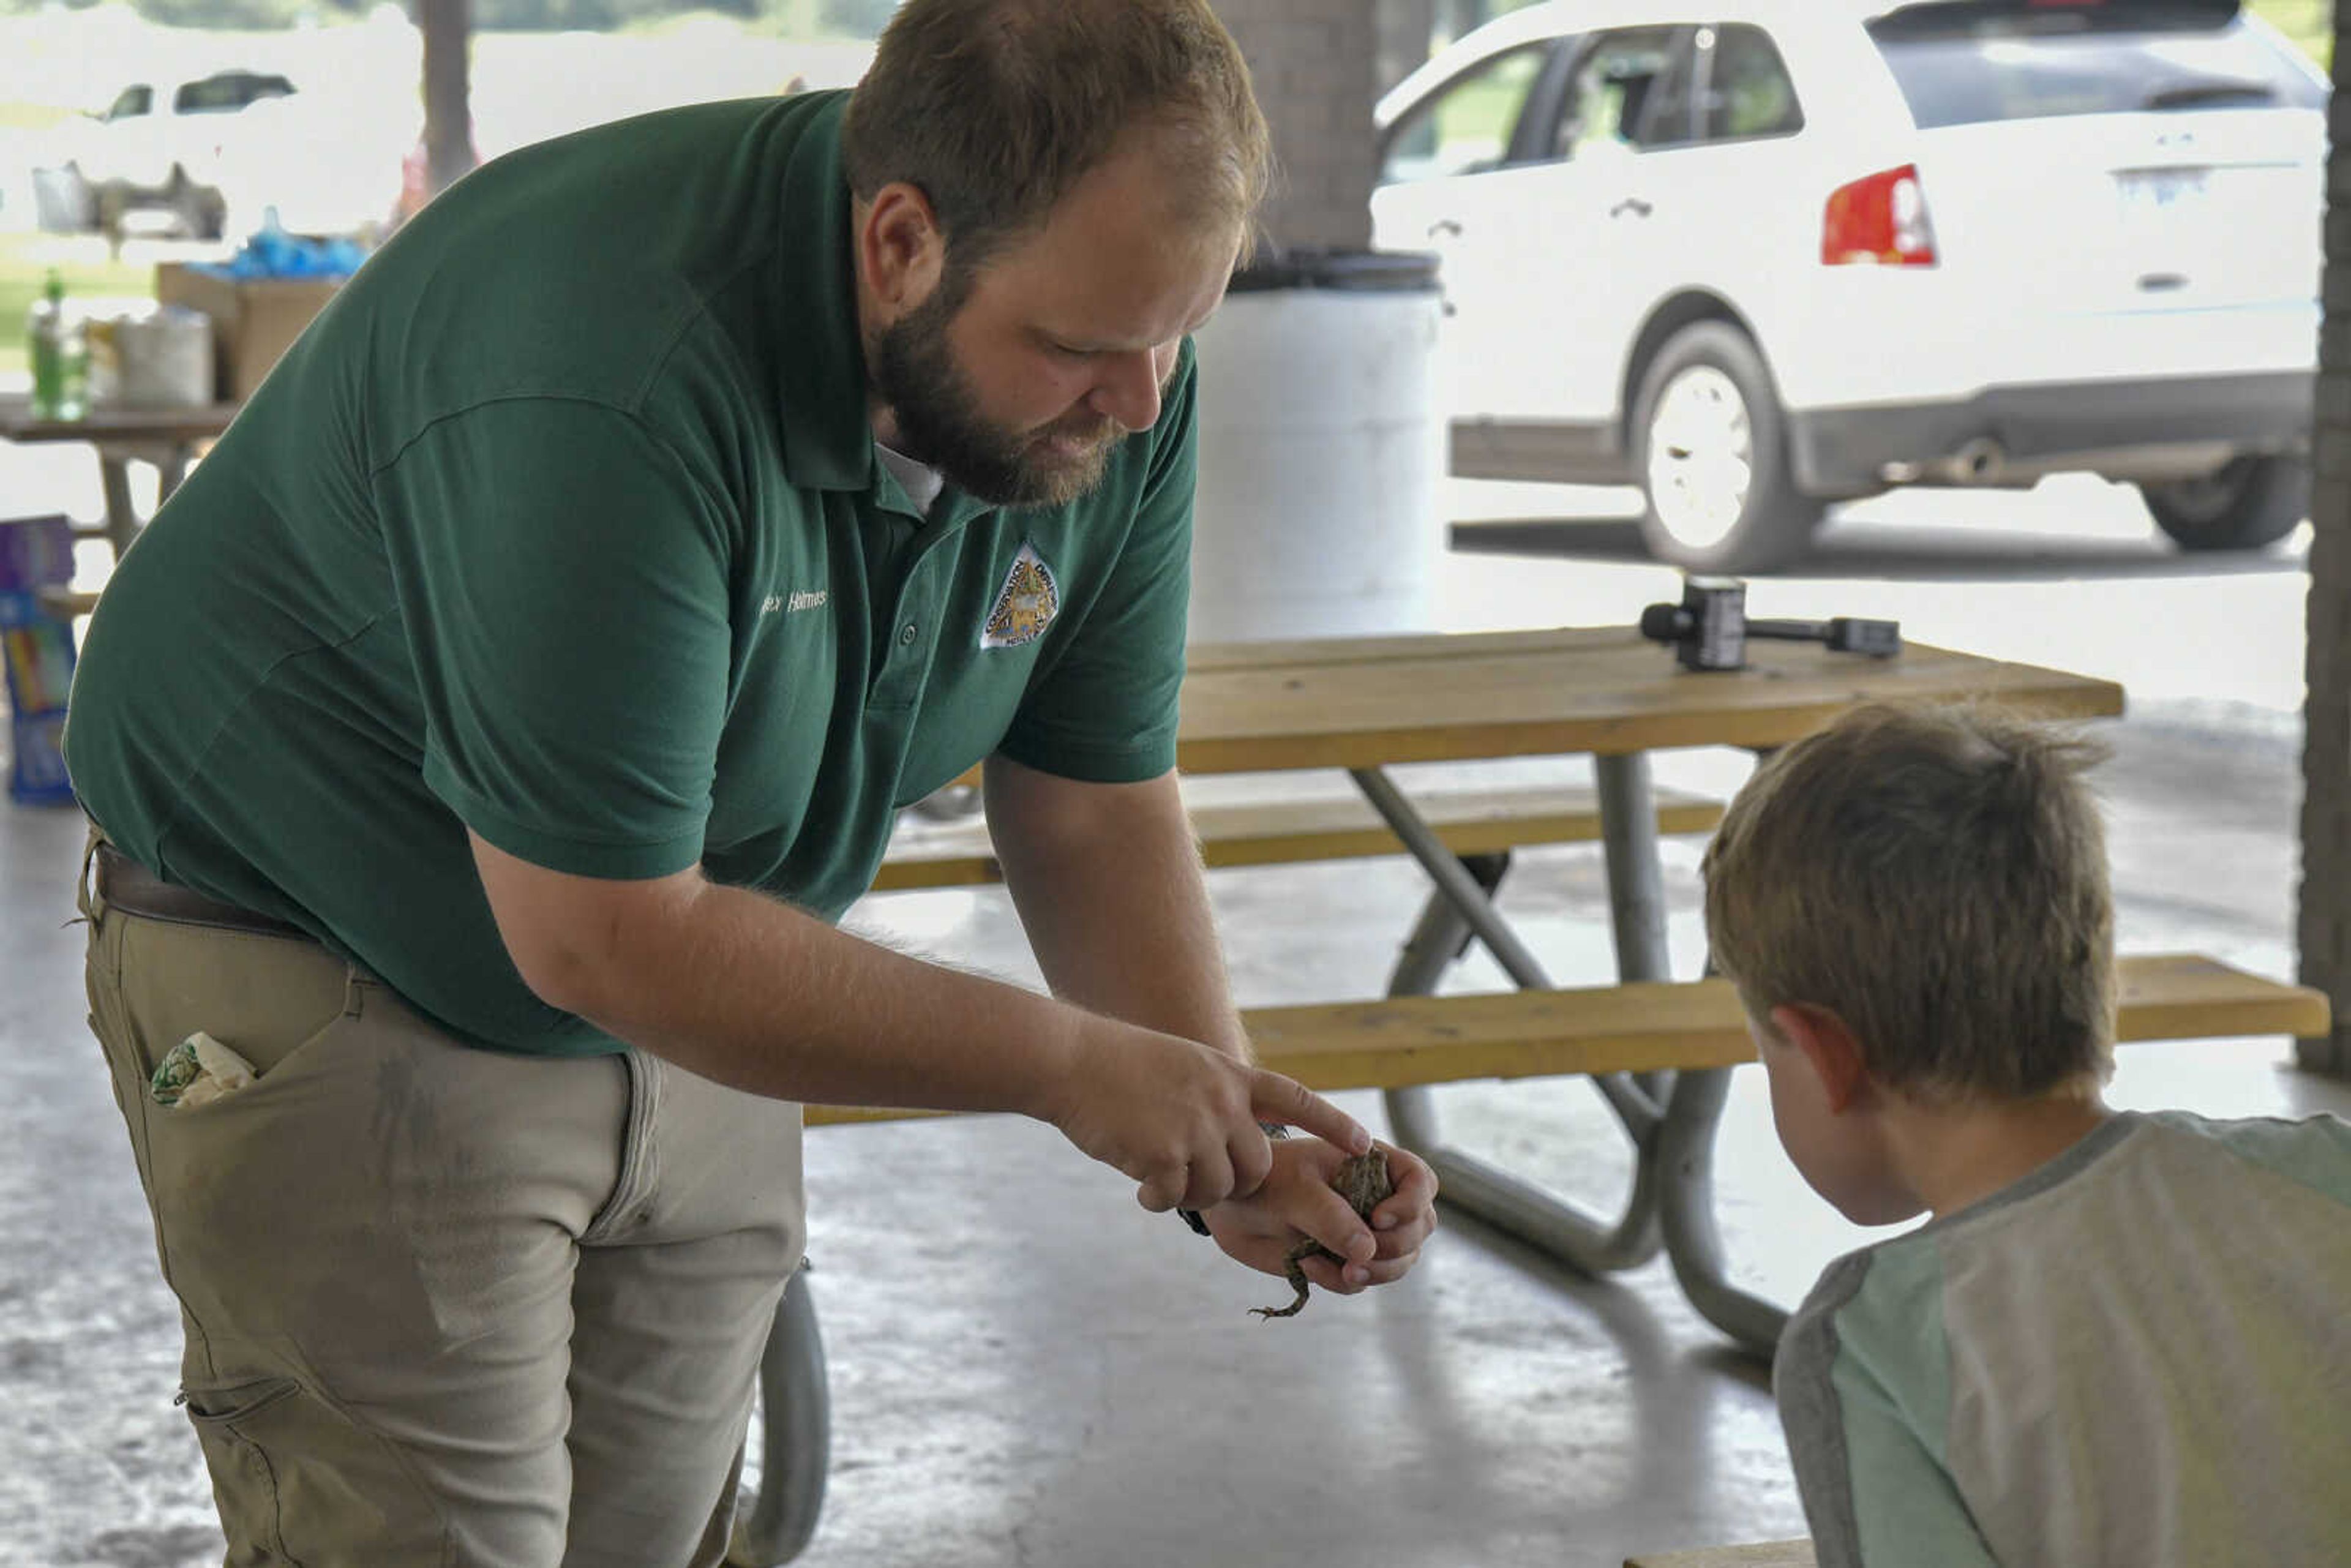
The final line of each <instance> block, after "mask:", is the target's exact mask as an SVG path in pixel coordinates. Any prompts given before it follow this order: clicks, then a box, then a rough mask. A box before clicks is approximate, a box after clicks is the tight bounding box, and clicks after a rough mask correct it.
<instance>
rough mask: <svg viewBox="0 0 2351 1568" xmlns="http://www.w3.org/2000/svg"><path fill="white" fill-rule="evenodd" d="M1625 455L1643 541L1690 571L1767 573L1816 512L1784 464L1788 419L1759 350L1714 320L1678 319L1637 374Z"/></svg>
mask: <svg viewBox="0 0 2351 1568" xmlns="http://www.w3.org/2000/svg"><path fill="white" fill-rule="evenodd" d="M1633 439H1634V458H1635V465H1636V467H1637V470H1638V473H1639V476H1640V481H1641V489H1642V493H1643V494H1644V495H1645V496H1646V497H1647V499H1648V506H1647V507H1646V508H1645V509H1644V510H1643V513H1642V517H1641V538H1642V542H1643V543H1645V544H1646V545H1647V546H1648V549H1649V553H1650V554H1651V555H1653V556H1655V557H1656V558H1657V559H1659V560H1663V561H1667V562H1670V563H1671V564H1673V565H1675V566H1679V567H1687V568H1689V569H1691V570H1698V571H1765V570H1771V568H1773V567H1777V566H1783V565H1785V564H1786V563H1787V562H1789V561H1791V560H1793V559H1796V558H1797V557H1798V556H1800V555H1802V553H1803V552H1804V549H1805V547H1806V546H1807V545H1809V544H1810V543H1811V541H1812V537H1813V529H1814V528H1816V527H1818V526H1819V524H1820V520H1821V514H1822V512H1823V510H1824V509H1825V507H1824V504H1823V502H1821V501H1820V500H1818V499H1816V498H1814V497H1809V496H1806V495H1803V494H1802V493H1801V492H1800V491H1798V490H1797V489H1796V487H1795V486H1794V484H1793V483H1792V480H1791V477H1790V475H1789V469H1788V446H1787V426H1786V422H1785V420H1784V419H1783V418H1782V415H1781V412H1780V402H1779V399H1778V397H1777V396H1776V395H1774V393H1773V392H1772V390H1771V372H1770V371H1767V370H1766V369H1765V368H1764V365H1763V356H1762V355H1761V353H1760V352H1758V351H1757V350H1756V347H1755V345H1754V343H1753V342H1752V341H1750V340H1749V339H1748V337H1747V335H1746V334H1745V333H1743V332H1741V331H1740V330H1739V329H1737V328H1735V327H1732V326H1729V325H1728V324H1726V323H1724V322H1720V321H1700V322H1697V323H1695V324H1694V325H1691V326H1688V327H1685V328H1683V329H1681V330H1680V331H1678V332H1677V333H1675V334H1674V335H1673V337H1671V338H1669V339H1667V341H1666V345H1665V347H1664V348H1663V349H1662V350H1659V351H1658V353H1657V357H1656V359H1655V360H1653V361H1650V363H1649V367H1648V369H1647V371H1645V372H1644V373H1643V375H1642V377H1641V392H1640V396H1639V398H1638V400H1637V401H1636V402H1635V414H1634V424H1633Z"/></svg>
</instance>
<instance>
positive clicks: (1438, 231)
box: [1428, 218, 1461, 239]
mask: <svg viewBox="0 0 2351 1568" xmlns="http://www.w3.org/2000/svg"><path fill="white" fill-rule="evenodd" d="M1428 237H1429V238H1431V239H1459V238H1460V237H1461V225H1459V224H1457V223H1455V222H1454V221H1453V220H1452V219H1451V218H1439V219H1437V221H1436V222H1435V223H1433V224H1431V225H1428Z"/></svg>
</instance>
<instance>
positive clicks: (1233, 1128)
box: [1042, 1015, 1372, 1272]
mask: <svg viewBox="0 0 2351 1568" xmlns="http://www.w3.org/2000/svg"><path fill="white" fill-rule="evenodd" d="M1042 1114H1043V1116H1044V1119H1045V1120H1047V1121H1049V1122H1050V1123H1052V1124H1054V1125H1055V1126H1057V1127H1059V1128H1060V1129H1061V1133H1062V1135H1063V1136H1065V1137H1067V1138H1068V1139H1069V1140H1070V1142H1071V1143H1073V1144H1075V1145H1077V1146H1078V1147H1079V1148H1080V1149H1081V1150H1083V1151H1084V1152H1085V1153H1087V1154H1089V1155H1092V1156H1093V1157H1094V1158H1095V1159H1098V1160H1100V1161H1102V1163H1103V1164H1105V1165H1110V1166H1116V1167H1117V1168H1118V1169H1120V1170H1122V1171H1124V1172H1125V1173H1126V1174H1127V1175H1128V1176H1132V1177H1134V1180H1135V1182H1136V1184H1137V1186H1138V1188H1139V1190H1138V1191H1137V1192H1136V1194H1135V1197H1136V1198H1137V1199H1138V1200H1139V1201H1140V1202H1141V1203H1142V1205H1143V1207H1145V1208H1147V1209H1150V1210H1152V1211H1153V1212H1154V1213H1163V1214H1164V1213H1165V1212H1166V1211H1167V1210H1169V1209H1171V1208H1196V1209H1207V1208H1210V1207H1215V1206H1216V1205H1217V1204H1220V1203H1223V1202H1226V1201H1227V1200H1228V1199H1231V1198H1236V1197H1249V1195H1251V1194H1253V1193H1255V1192H1256V1191H1257V1190H1258V1189H1259V1187H1260V1186H1263V1185H1264V1183H1265V1180H1266V1175H1267V1172H1268V1171H1270V1169H1271V1168H1272V1167H1273V1163H1274V1158H1273V1145H1272V1143H1271V1142H1270V1140H1268V1139H1267V1137H1266V1135H1265V1133H1264V1130H1263V1129H1262V1128H1260V1127H1259V1125H1258V1124H1259V1123H1260V1122H1277V1123H1280V1124H1284V1125H1287V1126H1292V1127H1296V1128H1298V1129H1299V1130H1300V1131H1301V1132H1306V1133H1311V1134H1314V1136H1315V1137H1317V1138H1318V1139H1326V1140H1328V1143H1327V1144H1325V1145H1322V1146H1323V1147H1326V1148H1333V1154H1332V1158H1333V1161H1334V1163H1335V1161H1336V1160H1337V1159H1339V1158H1343V1157H1344V1155H1347V1154H1361V1153H1363V1152H1364V1150H1366V1149H1369V1148H1370V1147H1371V1146H1372V1135H1371V1134H1369V1133H1367V1132H1365V1131H1364V1128H1363V1127H1362V1125H1361V1124H1358V1123H1357V1122H1356V1121H1355V1119H1354V1118H1353V1117H1352V1116H1350V1115H1348V1114H1347V1113H1345V1112H1343V1111H1342V1110H1340V1109H1339V1108H1338V1107H1337V1106H1336V1105H1333V1104H1332V1103H1330V1102H1329V1101H1327V1100H1325V1099H1323V1098H1322V1096H1320V1095H1318V1094H1315V1093H1312V1092H1310V1091H1308V1090H1307V1089H1306V1088H1304V1087H1303V1086H1302V1085H1301V1084H1299V1083H1298V1082H1295V1081H1294V1080H1291V1079H1288V1078H1284V1077H1283V1076H1282V1075H1281V1074H1280V1073H1278V1072H1269V1071H1266V1070H1265V1069H1264V1068H1262V1067H1258V1066H1255V1065H1253V1064H1251V1063H1249V1062H1246V1061H1241V1060H1239V1059H1238V1057H1234V1056H1231V1055H1228V1053H1226V1052H1224V1051H1218V1050H1216V1049H1215V1048H1214V1047H1212V1046H1207V1045H1203V1044H1201V1043H1199V1042H1198V1041H1196V1040H1185V1039H1182V1038H1181V1037H1179V1036H1176V1035H1171V1034H1161V1033H1158V1032H1157V1031H1155V1030H1147V1029H1138V1028H1136V1027H1135V1026H1134V1025H1132V1024H1125V1023H1120V1022H1118V1021H1117V1020H1115V1019H1106V1018H1100V1017H1096V1016H1091V1015H1090V1016H1089V1017H1088V1019H1087V1026H1086V1028H1085V1029H1084V1030H1082V1031H1081V1034H1080V1037H1079V1040H1078V1045H1077V1049H1076V1051H1074V1052H1073V1053H1072V1054H1071V1059H1070V1064H1069V1066H1068V1068H1067V1070H1066V1071H1063V1072H1061V1074H1060V1075H1059V1077H1058V1080H1057V1082H1054V1083H1053V1084H1052V1086H1051V1088H1050V1091H1049V1098H1048V1103H1047V1104H1046V1106H1045V1108H1044V1110H1043V1112H1042ZM1333 1146H1335V1147H1333ZM1328 1196H1329V1197H1331V1198H1332V1201H1333V1202H1337V1201H1338V1195H1337V1194H1335V1193H1332V1194H1329V1195H1328ZM1339 1207H1340V1208H1341V1209H1342V1210H1345V1208H1346V1207H1347V1206H1346V1205H1345V1204H1343V1203H1340V1204H1339ZM1356 1228H1358V1229H1361V1228H1362V1225H1361V1222H1360V1221H1358V1222H1357V1226H1356ZM1278 1271H1279V1270H1277V1272H1278Z"/></svg>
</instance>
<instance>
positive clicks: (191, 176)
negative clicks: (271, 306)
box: [71, 69, 294, 239]
mask: <svg viewBox="0 0 2351 1568" xmlns="http://www.w3.org/2000/svg"><path fill="white" fill-rule="evenodd" d="M293 92H294V84H293V83H292V82H290V81H288V80H287V78H284V77H282V76H279V75H278V74H277V73H276V72H274V71H256V70H242V69H237V70H219V71H214V72H213V73H212V74H210V75H209V76H203V77H194V78H189V79H187V80H184V81H160V82H153V81H140V82H132V83H131V84H130V85H129V86H128V87H125V88H124V89H122V90H121V91H120V92H119V93H117V94H115V96H114V101H113V102H111V103H110V104H109V105H107V107H106V109H105V110H104V111H103V112H102V113H100V114H99V115H98V116H97V118H96V120H95V121H94V122H93V123H90V124H88V125H85V126H83V127H81V128H80V130H79V132H78V135H77V136H76V137H75V138H74V141H73V145H72V149H71V150H72V154H73V160H72V165H71V166H72V167H73V168H74V170H75V171H76V172H78V174H79V175H80V177H81V179H82V181H83V182H84V183H86V184H87V185H88V186H89V193H90V197H91V204H92V207H93V209H94V213H95V215H96V217H97V219H98V221H99V225H100V226H101V227H105V226H112V225H115V224H117V223H119V222H120V217H121V214H123V213H125V212H129V211H131V210H134V209H139V208H152V207H160V208H163V209H166V210H168V211H170V212H172V213H174V214H177V215H178V217H179V219H180V222H181V224H182V225H183V226H184V227H186V228H187V229H189V230H190V231H191V232H192V233H193V234H195V235H197V236H198V237H200V238H204V239H216V238H218V237H220V234H221V225H222V214H223V207H224V202H223V198H222V195H221V193H220V190H219V184H220V177H221V170H222V168H223V166H224V165H225V163H226V162H230V161H231V157H232V154H233V153H234V152H235V151H236V146H237V138H238V135H239V132H240V131H242V130H243V126H242V124H241V121H242V120H243V117H244V111H246V110H249V109H252V108H253V107H254V106H255V105H256V104H262V103H267V102H270V101H271V100H273V99H281V98H287V97H290V96H292V94H293Z"/></svg>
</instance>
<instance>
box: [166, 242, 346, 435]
mask: <svg viewBox="0 0 2351 1568" xmlns="http://www.w3.org/2000/svg"><path fill="white" fill-rule="evenodd" d="M340 287H342V280H341V279H340V278H317V277H222V276H220V275H219V274H217V273H214V272H207V271H204V270H203V269H201V268H198V267H192V266H190V265H188V264H187V263H185V262H177V261H166V262H161V263H159V264H157V266H156V267H155V298H156V301H157V302H158V303H159V304H163V305H184V306H186V307H188V308H190V309H192V310H201V311H203V312H204V314H205V315H207V316H209V317H211V318H212V319H213V368H214V376H215V379H216V383H217V384H216V387H215V395H216V396H218V397H219V398H221V399H222V400H224V401H225V402H244V401H245V400H246V398H248V397H251V396H252V395H253V391H254V389H255V388H256V387H257V386H259V385H260V384H261V378H262V377H264V376H266V375H267V374H268V373H269V367H270V366H272V365H274V364H276V363H277V360H278V356H279V355H281V354H283V353H285V352H286V350H288V349H290V348H292V347H293V346H294V340H295V339H297V338H298V337H300V336H301V335H302V329H303V328H305V327H308V325H309V324H310V318H312V317H313V316H316V315H317V314H318V313H319V311H320V310H321V309H323V308H325V307H326V303H327V301H328V300H329V299H331V298H334V294H335V290H336V289H338V288H340Z"/></svg>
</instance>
